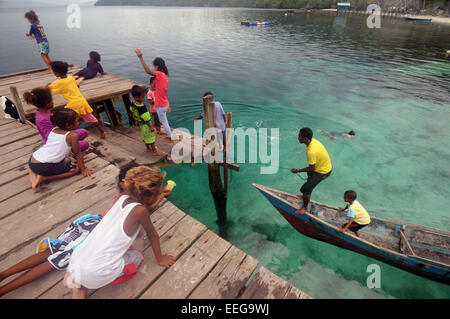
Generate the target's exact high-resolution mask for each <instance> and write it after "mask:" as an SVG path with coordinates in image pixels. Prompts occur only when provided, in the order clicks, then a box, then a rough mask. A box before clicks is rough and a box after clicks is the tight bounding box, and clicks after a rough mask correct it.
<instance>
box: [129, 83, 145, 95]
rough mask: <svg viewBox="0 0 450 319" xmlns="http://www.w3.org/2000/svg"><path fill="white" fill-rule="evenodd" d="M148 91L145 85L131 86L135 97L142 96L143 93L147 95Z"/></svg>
mask: <svg viewBox="0 0 450 319" xmlns="http://www.w3.org/2000/svg"><path fill="white" fill-rule="evenodd" d="M146 92H147V90H146V89H145V87H143V86H140V85H133V87H132V88H131V95H132V96H133V97H140V96H142V95H145V93H146Z"/></svg>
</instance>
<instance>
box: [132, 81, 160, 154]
mask: <svg viewBox="0 0 450 319" xmlns="http://www.w3.org/2000/svg"><path fill="white" fill-rule="evenodd" d="M145 91H146V89H145V87H143V86H139V85H134V86H133V87H132V88H131V95H132V96H133V99H134V101H133V103H132V104H131V106H130V112H131V113H132V114H133V117H134V121H135V122H136V125H139V126H140V128H141V136H142V140H143V141H144V144H145V146H146V147H147V152H152V153H153V155H165V153H162V152H159V151H158V150H157V149H156V145H155V141H156V135H155V129H154V128H153V127H152V117H151V116H150V113H149V112H148V111H147V108H146V107H145V104H144V101H145Z"/></svg>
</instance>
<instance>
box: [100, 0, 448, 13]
mask: <svg viewBox="0 0 450 319" xmlns="http://www.w3.org/2000/svg"><path fill="white" fill-rule="evenodd" d="M338 2H350V3H351V6H352V9H355V10H365V9H367V6H368V5H369V4H371V3H378V4H379V5H380V6H381V8H382V9H386V8H391V9H394V10H396V9H397V10H398V9H402V8H403V9H405V8H406V9H408V10H413V11H417V12H418V11H419V10H421V9H423V8H426V9H428V10H430V9H431V8H438V7H440V8H442V9H443V10H446V11H447V14H449V11H450V0H98V1H97V2H96V3H95V5H97V6H118V5H124V6H178V7H245V8H275V9H328V8H336V3H338Z"/></svg>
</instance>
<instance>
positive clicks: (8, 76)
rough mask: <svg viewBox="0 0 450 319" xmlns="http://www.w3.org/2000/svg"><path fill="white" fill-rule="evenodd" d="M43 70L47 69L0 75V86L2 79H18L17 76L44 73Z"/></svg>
mask: <svg viewBox="0 0 450 319" xmlns="http://www.w3.org/2000/svg"><path fill="white" fill-rule="evenodd" d="M45 70H47V68H42V69H34V70H28V71H20V72H16V73H10V74H3V75H0V84H1V82H2V81H3V80H4V79H7V78H12V77H18V76H22V75H25V74H30V73H37V72H44V71H45Z"/></svg>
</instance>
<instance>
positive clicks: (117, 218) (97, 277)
mask: <svg viewBox="0 0 450 319" xmlns="http://www.w3.org/2000/svg"><path fill="white" fill-rule="evenodd" d="M164 177H165V173H162V172H161V170H160V169H159V168H158V167H155V166H153V167H147V166H139V167H136V168H132V169H130V170H129V171H128V172H127V173H126V175H125V178H124V180H123V181H122V183H121V188H122V190H123V191H122V192H121V193H120V194H119V198H118V200H117V201H116V202H115V204H114V205H113V206H112V207H111V208H110V209H109V211H108V214H107V215H106V216H105V217H103V219H102V221H101V222H100V223H99V224H98V226H97V227H96V228H95V229H94V230H93V231H92V232H91V233H90V234H89V236H88V237H87V238H86V240H85V241H84V242H83V243H82V244H81V245H80V246H79V247H77V249H76V250H75V251H74V252H73V254H72V257H71V259H70V262H69V266H68V268H67V273H66V275H65V277H64V285H65V286H66V287H75V288H73V290H72V298H80V299H81V298H86V296H87V290H88V289H98V288H101V287H104V286H106V285H108V284H110V283H113V282H117V281H121V278H124V276H125V279H129V275H127V274H131V273H133V272H134V273H136V272H137V267H139V265H140V264H141V263H142V261H143V259H144V256H143V255H142V254H141V253H140V252H139V251H137V250H134V249H131V250H130V245H131V244H132V243H133V242H134V240H135V238H136V237H137V235H138V233H139V232H140V229H141V227H143V228H144V229H145V231H146V233H147V236H148V238H149V239H150V243H151V246H152V249H153V253H154V255H155V258H156V261H157V262H158V264H159V265H161V266H163V267H170V266H172V265H173V264H174V263H175V260H176V259H175V256H174V255H173V254H170V253H169V254H162V252H161V246H160V239H159V235H158V233H157V232H156V230H155V228H154V226H153V223H152V221H151V219H150V215H149V211H151V210H153V209H154V208H155V207H156V206H157V205H158V204H159V203H160V202H161V200H162V199H163V198H164V197H167V196H168V195H169V194H170V190H169V187H168V186H166V187H164V188H163V181H164ZM111 257H113V258H111ZM127 277H128V278H127Z"/></svg>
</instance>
